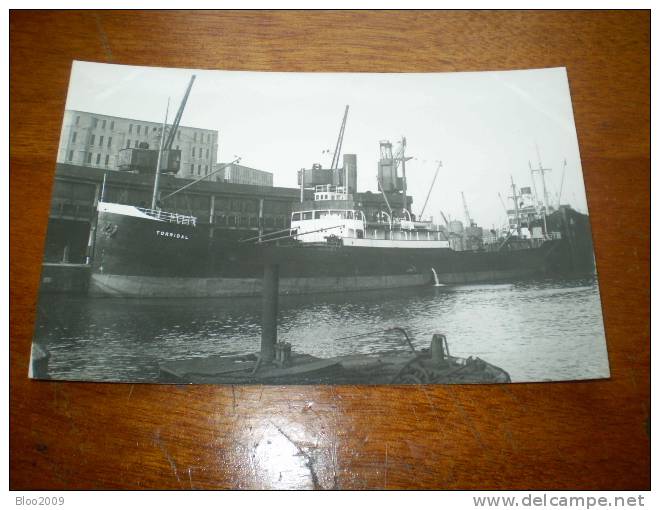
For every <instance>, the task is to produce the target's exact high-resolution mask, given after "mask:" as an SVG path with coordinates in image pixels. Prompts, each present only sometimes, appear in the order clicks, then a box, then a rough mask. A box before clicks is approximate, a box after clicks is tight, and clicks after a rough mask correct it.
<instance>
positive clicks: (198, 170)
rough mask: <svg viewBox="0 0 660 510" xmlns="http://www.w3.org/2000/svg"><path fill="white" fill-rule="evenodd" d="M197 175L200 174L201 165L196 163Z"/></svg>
mask: <svg viewBox="0 0 660 510" xmlns="http://www.w3.org/2000/svg"><path fill="white" fill-rule="evenodd" d="M197 175H202V165H197Z"/></svg>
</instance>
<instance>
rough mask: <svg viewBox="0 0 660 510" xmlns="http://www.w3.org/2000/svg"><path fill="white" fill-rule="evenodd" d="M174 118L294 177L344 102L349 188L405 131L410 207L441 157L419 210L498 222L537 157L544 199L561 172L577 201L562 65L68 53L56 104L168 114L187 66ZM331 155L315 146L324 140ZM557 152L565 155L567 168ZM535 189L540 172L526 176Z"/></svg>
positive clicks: (254, 162) (311, 158)
mask: <svg viewBox="0 0 660 510" xmlns="http://www.w3.org/2000/svg"><path fill="white" fill-rule="evenodd" d="M192 74H195V75H196V76H197V77H196V80H195V83H194V85H193V88H192V91H191V93H190V97H189V99H188V103H187V105H186V109H185V111H184V113H183V117H182V120H181V124H182V125H185V126H191V127H197V128H201V129H213V130H217V131H218V133H219V148H218V161H221V162H226V161H230V160H232V159H234V157H235V156H240V157H241V158H242V160H241V164H244V165H246V166H250V167H253V168H258V169H261V170H267V171H269V172H273V174H274V184H275V186H286V187H296V186H297V184H296V180H297V170H299V169H300V168H303V167H304V168H311V166H312V164H314V163H321V164H323V166H324V167H329V166H330V162H331V160H332V153H333V151H334V148H335V144H336V141H337V136H338V133H339V128H340V125H341V121H342V117H343V114H344V109H345V106H346V105H349V107H350V108H349V113H348V119H347V123H346V130H345V134H344V140H343V147H342V153H345V154H349V153H351V154H356V155H357V167H358V191H367V190H371V191H374V192H376V191H377V189H378V188H377V183H376V175H377V170H378V159H379V141H380V140H390V141H391V142H392V143H393V144H394V146H395V149H396V145H397V142H398V141H399V140H400V139H401V137H402V136H405V137H406V140H407V150H406V154H407V155H408V156H410V157H413V158H414V159H412V160H410V161H408V163H407V165H406V174H407V176H408V193H409V194H410V195H412V196H413V198H414V203H413V212H414V213H416V214H419V212H420V209H421V208H422V206H423V204H424V201H425V198H426V196H427V193H428V192H429V187H430V186H431V182H432V180H433V176H434V174H435V171H436V169H437V168H438V166H439V162H442V166H441V167H440V170H439V172H438V177H437V180H436V182H435V185H434V186H433V188H432V190H431V195H430V198H429V202H428V205H427V208H426V211H425V216H427V217H428V216H429V215H432V216H433V217H434V218H435V219H436V220H439V219H440V211H443V212H444V213H445V215H447V216H448V217H451V218H457V219H460V220H462V221H465V215H464V209H463V203H462V200H461V192H463V193H464V194H465V198H466V201H467V204H468V207H469V211H470V214H471V216H472V218H473V219H474V220H475V221H476V222H477V223H478V224H479V225H481V226H484V227H491V226H493V225H495V226H499V225H500V224H502V223H503V222H504V219H505V213H504V209H503V207H502V204H501V202H500V199H499V197H498V193H500V194H501V196H502V197H503V198H504V200H505V202H506V205H507V207H510V208H511V207H512V204H511V202H510V201H509V200H508V199H507V197H508V195H510V194H511V187H510V186H511V177H513V179H514V181H515V183H516V185H517V186H518V187H520V186H531V185H532V181H531V177H530V171H529V162H531V164H532V166H533V167H535V168H537V167H538V165H539V157H540V160H541V162H542V164H543V167H544V168H550V169H551V171H550V172H549V173H547V174H546V186H547V189H548V193H549V195H550V202H551V203H553V204H554V203H555V202H556V200H557V193H558V191H559V188H560V183H561V180H562V173H563V174H564V184H563V189H562V195H561V202H562V204H564V203H570V204H571V205H572V206H573V207H574V208H576V209H578V210H580V211H583V212H586V211H587V202H586V196H585V191H584V183H583V178H582V167H581V164H580V155H579V148H578V139H577V134H576V130H575V123H574V120H573V109H572V105H571V99H570V91H569V84H568V78H567V74H566V70H565V68H552V69H536V70H516V71H503V72H502V71H496V72H495V71H494V72H466V73H423V74H422V73H414V74H411V73H399V74H393V73H273V72H244V71H210V70H191V69H172V68H157V67H137V66H121V65H114V64H99V63H89V62H74V65H73V68H72V72H71V78H70V83H69V92H68V96H67V102H66V108H67V109H74V110H83V111H88V112H94V113H99V114H105V115H114V116H117V117H128V118H133V119H137V120H144V121H152V122H162V121H163V117H164V114H165V107H166V104H167V100H168V98H171V101H172V106H171V107H170V112H171V113H170V121H171V119H172V117H173V116H174V112H176V109H177V108H178V105H179V103H180V101H181V98H182V97H183V94H184V92H185V89H186V87H187V85H188V82H189V80H190V77H191V75H192ZM328 150H329V154H327V153H326V154H324V151H328ZM564 160H566V165H565V170H564V171H563V167H564ZM536 186H537V189H538V192H539V194H540V193H541V182H540V180H539V178H538V176H537V177H536Z"/></svg>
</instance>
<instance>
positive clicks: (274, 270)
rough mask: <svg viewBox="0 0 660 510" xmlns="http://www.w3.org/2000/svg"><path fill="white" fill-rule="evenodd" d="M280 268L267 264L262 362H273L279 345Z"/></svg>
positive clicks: (264, 285) (263, 299)
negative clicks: (278, 303) (278, 300)
mask: <svg viewBox="0 0 660 510" xmlns="http://www.w3.org/2000/svg"><path fill="white" fill-rule="evenodd" d="M279 269H280V268H279V266H278V265H277V264H271V263H266V265H265V266H264V281H263V290H262V294H261V306H262V308H261V360H262V362H271V361H273V359H274V358H275V344H276V343H277V297H278V292H279V282H280V278H279V272H280V271H279Z"/></svg>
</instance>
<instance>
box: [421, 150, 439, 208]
mask: <svg viewBox="0 0 660 510" xmlns="http://www.w3.org/2000/svg"><path fill="white" fill-rule="evenodd" d="M441 167H442V161H438V168H436V169H435V175H434V176H433V180H432V181H431V186H430V187H429V192H428V194H427V195H426V200H424V207H422V212H421V213H419V218H420V219H422V218H423V217H424V210H425V209H426V204H428V202H429V197H430V196H431V191H432V190H433V185H434V184H435V180H436V179H437V177H438V172H439V171H440V168H441Z"/></svg>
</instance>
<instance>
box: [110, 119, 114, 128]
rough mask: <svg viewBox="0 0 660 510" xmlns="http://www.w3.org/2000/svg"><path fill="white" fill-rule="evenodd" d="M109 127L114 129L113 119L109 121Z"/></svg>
mask: <svg viewBox="0 0 660 510" xmlns="http://www.w3.org/2000/svg"><path fill="white" fill-rule="evenodd" d="M110 129H113V130H114V129H115V121H114V120H111V121H110Z"/></svg>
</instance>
